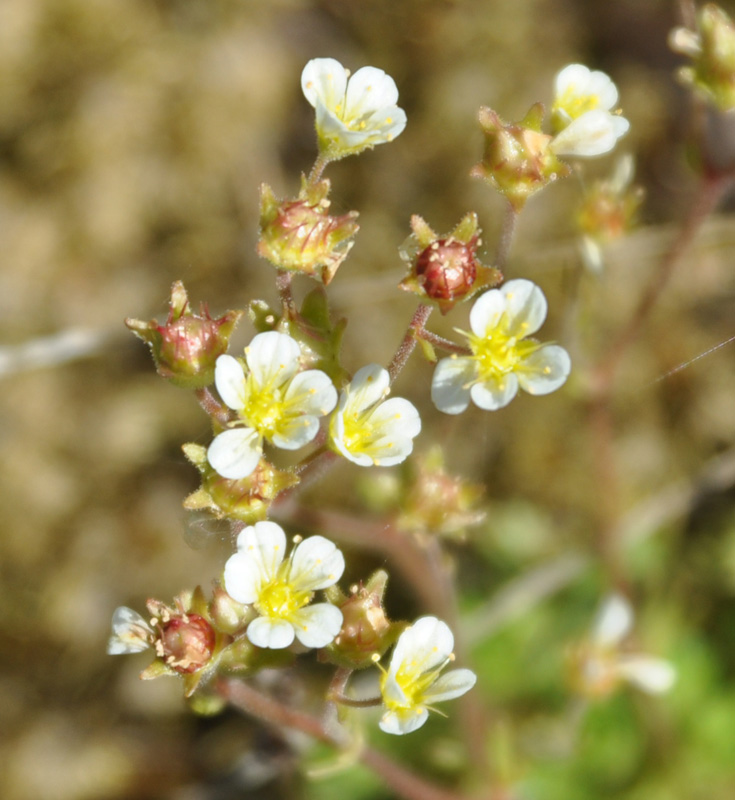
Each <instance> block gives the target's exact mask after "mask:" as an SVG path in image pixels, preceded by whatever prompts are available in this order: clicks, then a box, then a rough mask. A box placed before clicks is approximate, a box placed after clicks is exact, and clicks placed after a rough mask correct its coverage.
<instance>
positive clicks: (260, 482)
mask: <svg viewBox="0 0 735 800" xmlns="http://www.w3.org/2000/svg"><path fill="white" fill-rule="evenodd" d="M182 449H183V451H184V455H185V456H186V457H187V458H188V459H189V461H191V463H192V464H193V465H194V466H195V467H196V468H197V469H198V470H199V474H200V475H201V477H202V485H201V487H200V488H199V489H197V491H195V492H194V493H192V494H190V495H189V496H188V497H187V498H186V500H184V508H186V509H188V510H189V511H197V510H202V509H206V510H208V511H209V512H211V513H212V514H213V515H214V516H215V517H216V518H217V519H224V518H227V519H238V520H241V521H242V522H246V523H247V524H248V525H253V524H254V523H256V522H260V521H261V520H264V519H266V517H267V516H268V509H269V508H270V505H271V503H272V502H273V500H274V499H275V498H276V496H277V495H278V494H279V493H280V492H282V491H284V489H288V488H290V487H291V486H295V485H296V484H297V483H298V482H299V479H298V477H297V476H296V475H295V474H294V473H293V472H288V471H286V470H279V469H276V468H275V467H274V466H273V465H272V464H271V463H269V462H268V461H266V459H265V458H261V459H260V462H259V463H258V466H257V467H256V468H255V469H254V470H253V472H252V473H251V474H250V475H248V476H247V477H246V478H241V479H240V480H230V479H229V478H223V477H222V476H221V475H220V474H219V473H218V472H216V471H215V470H214V469H213V468H212V466H211V465H210V464H209V461H208V460H207V450H206V448H204V447H202V446H201V445H198V444H193V443H189V444H185V445H184V446H183V448H182Z"/></svg>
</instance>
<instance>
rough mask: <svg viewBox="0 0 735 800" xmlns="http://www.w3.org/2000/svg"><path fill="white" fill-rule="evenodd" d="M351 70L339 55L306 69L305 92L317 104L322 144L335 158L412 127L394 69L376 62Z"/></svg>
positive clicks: (322, 149)
mask: <svg viewBox="0 0 735 800" xmlns="http://www.w3.org/2000/svg"><path fill="white" fill-rule="evenodd" d="M349 74H350V73H349V70H347V69H345V68H344V67H343V66H342V65H341V64H340V63H339V61H337V60H335V59H334V58H314V59H312V60H311V61H309V63H308V64H307V65H306V66H305V67H304V71H303V72H302V73H301V88H302V90H303V92H304V96H305V97H306V99H307V100H308V101H309V103H311V105H312V106H313V107H314V108H315V110H316V131H317V137H318V140H319V150H320V152H321V153H322V155H323V156H326V157H327V158H328V159H329V160H330V161H334V160H336V159H339V158H344V157H345V156H349V155H354V154H355V153H360V152H362V151H363V150H366V149H367V148H370V147H374V146H375V145H376V144H383V143H384V142H390V141H392V140H393V139H395V138H396V136H398V135H399V134H400V133H401V132H402V131H403V129H404V128H405V127H406V113H405V112H404V111H403V109H402V108H398V107H397V106H396V102H397V101H398V89H397V88H396V84H395V81H394V80H393V78H391V77H390V75H386V73H385V72H383V70H382V69H377V68H376V67H362V68H361V69H358V70H357V72H356V73H355V74H354V75H353V76H352V77H349Z"/></svg>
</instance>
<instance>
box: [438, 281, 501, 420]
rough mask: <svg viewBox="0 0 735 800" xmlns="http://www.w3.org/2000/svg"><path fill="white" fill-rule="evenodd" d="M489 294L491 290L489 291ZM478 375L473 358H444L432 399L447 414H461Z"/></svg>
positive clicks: (440, 363)
mask: <svg viewBox="0 0 735 800" xmlns="http://www.w3.org/2000/svg"><path fill="white" fill-rule="evenodd" d="M488 294H489V292H488ZM476 377H477V363H476V362H475V360H474V359H472V358H466V357H461V356H452V357H450V358H443V359H442V360H441V361H440V362H439V363H438V364H437V365H436V369H435V370H434V377H433V378H432V380H431V400H432V402H433V403H434V405H435V406H436V407H437V408H438V409H439V411H443V412H444V413H445V414H461V413H462V412H463V411H464V410H465V409H466V408H467V406H468V405H469V403H470V386H471V385H472V382H473V381H474V380H475V378H476Z"/></svg>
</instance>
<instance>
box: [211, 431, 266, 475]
mask: <svg viewBox="0 0 735 800" xmlns="http://www.w3.org/2000/svg"><path fill="white" fill-rule="evenodd" d="M262 453H263V440H262V437H261V436H260V434H259V433H258V432H257V431H254V430H253V429H252V428H230V429H229V430H226V431H222V433H220V434H219V435H218V436H216V437H215V439H214V441H213V442H212V444H210V445H209V449H208V450H207V460H208V461H209V463H210V464H211V465H212V468H213V469H215V470H216V471H217V472H218V473H219V474H220V475H221V476H222V477H223V478H228V479H229V480H233V481H236V480H240V479H241V478H247V476H248V475H250V474H251V473H252V471H253V470H254V469H255V468H256V467H257V466H258V461H260V456H261V455H262Z"/></svg>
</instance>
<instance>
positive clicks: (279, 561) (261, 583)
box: [225, 522, 345, 649]
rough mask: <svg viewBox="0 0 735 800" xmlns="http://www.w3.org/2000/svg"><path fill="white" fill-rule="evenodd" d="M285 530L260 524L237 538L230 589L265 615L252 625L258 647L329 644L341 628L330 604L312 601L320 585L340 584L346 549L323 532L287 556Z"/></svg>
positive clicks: (228, 567) (227, 580) (249, 632)
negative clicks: (343, 549)
mask: <svg viewBox="0 0 735 800" xmlns="http://www.w3.org/2000/svg"><path fill="white" fill-rule="evenodd" d="M285 554H286V534H285V533H284V532H283V529H282V528H281V527H280V525H276V523H275V522H256V523H255V525H251V526H249V527H247V528H245V530H243V531H242V533H240V535H239V536H238V537H237V553H235V555H233V556H231V557H230V558H229V559H228V560H227V563H226V564H225V589H226V591H227V593H228V594H229V595H230V596H231V597H232V598H233V599H235V600H237V601H238V602H239V603H246V604H252V606H253V607H254V608H255V610H256V611H257V612H258V614H260V616H259V617H257V618H256V619H254V620H253V621H252V622H251V623H250V624H249V625H248V628H247V636H248V639H250V641H251V642H252V643H253V644H254V645H257V646H258V647H270V648H272V649H280V648H283V647H288V646H289V645H290V644H291V643H292V642H293V640H294V636H295V637H296V638H297V639H298V640H299V641H300V642H301V644H303V645H304V646H305V647H325V646H326V645H328V644H329V643H330V642H331V641H332V640H333V639H334V638H335V636H336V635H337V634H338V633H339V631H340V628H341V627H342V612H341V611H340V610H339V609H338V608H337V607H336V606H333V605H331V604H330V603H314V604H313V605H309V603H310V602H311V600H312V599H313V597H314V592H315V591H316V590H317V589H326V588H327V587H328V586H332V585H333V584H335V583H336V582H337V581H338V580H339V579H340V577H341V576H342V573H343V571H344V568H345V561H344V557H343V556H342V553H341V552H340V551H339V550H338V549H337V547H336V546H335V545H334V544H333V543H332V542H330V541H329V540H328V539H325V538H324V537H323V536H311V537H310V538H308V539H304V540H303V541H302V542H301V543H300V544H299V545H297V547H295V548H294V550H293V551H292V552H291V555H290V557H289V558H288V559H286V560H284V557H285Z"/></svg>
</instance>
